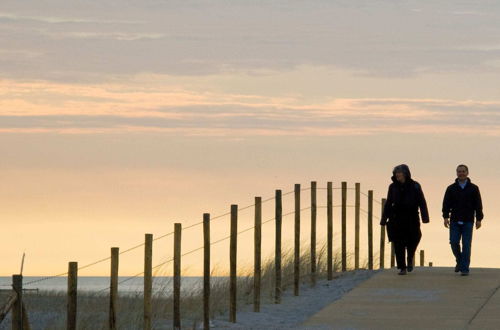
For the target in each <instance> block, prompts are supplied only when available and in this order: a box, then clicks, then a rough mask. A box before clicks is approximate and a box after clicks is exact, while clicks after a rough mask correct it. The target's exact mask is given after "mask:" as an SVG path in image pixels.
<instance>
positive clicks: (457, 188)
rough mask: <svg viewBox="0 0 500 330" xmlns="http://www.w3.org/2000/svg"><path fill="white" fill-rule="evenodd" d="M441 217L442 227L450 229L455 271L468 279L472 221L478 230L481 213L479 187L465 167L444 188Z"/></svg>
mask: <svg viewBox="0 0 500 330" xmlns="http://www.w3.org/2000/svg"><path fill="white" fill-rule="evenodd" d="M443 218H444V226H445V227H446V228H450V244H451V250H452V251H453V254H454V255H455V260H456V262H457V264H456V266H455V272H456V273H458V272H461V275H463V276H467V275H469V265H470V252H471V243H472V231H473V228H474V218H475V220H476V229H479V228H481V223H482V220H483V218H484V214H483V203H482V201H481V193H480V192H479V187H478V186H476V185H475V184H473V183H472V182H471V180H470V179H469V168H468V167H467V166H466V165H458V167H457V178H456V180H455V183H453V184H451V185H449V186H448V188H447V189H446V193H445V195H444V199H443ZM460 240H462V246H460Z"/></svg>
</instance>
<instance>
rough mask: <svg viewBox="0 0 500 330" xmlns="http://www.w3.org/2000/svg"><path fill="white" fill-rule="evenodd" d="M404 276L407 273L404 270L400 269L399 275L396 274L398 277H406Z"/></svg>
mask: <svg viewBox="0 0 500 330" xmlns="http://www.w3.org/2000/svg"><path fill="white" fill-rule="evenodd" d="M406 274H408V273H407V272H406V269H401V270H400V271H399V273H398V275H406Z"/></svg>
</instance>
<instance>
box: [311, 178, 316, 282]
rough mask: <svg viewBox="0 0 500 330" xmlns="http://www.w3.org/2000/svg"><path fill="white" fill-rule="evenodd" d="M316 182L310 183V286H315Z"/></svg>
mask: <svg viewBox="0 0 500 330" xmlns="http://www.w3.org/2000/svg"><path fill="white" fill-rule="evenodd" d="M316 216H317V204H316V181H312V182H311V284H312V286H315V285H316Z"/></svg>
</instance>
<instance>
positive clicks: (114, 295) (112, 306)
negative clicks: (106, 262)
mask: <svg viewBox="0 0 500 330" xmlns="http://www.w3.org/2000/svg"><path fill="white" fill-rule="evenodd" d="M119 255H120V249H119V248H117V247H112V248H111V279H110V288H109V324H108V325H109V329H111V330H116V329H117V325H116V311H117V304H116V302H117V299H118V258H119Z"/></svg>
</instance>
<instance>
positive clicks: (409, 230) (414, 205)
mask: <svg viewBox="0 0 500 330" xmlns="http://www.w3.org/2000/svg"><path fill="white" fill-rule="evenodd" d="M397 171H402V172H403V173H404V174H405V176H406V180H405V183H400V182H399V181H397V180H396V172H397ZM391 180H392V183H391V184H390V185H389V191H388V192H387V201H386V204H385V206H384V211H383V214H382V219H381V221H380V224H381V225H385V224H387V223H388V222H389V224H390V226H389V227H388V234H389V240H391V241H392V240H393V239H395V238H397V237H398V236H401V235H405V236H408V235H410V236H412V235H415V236H417V235H418V234H419V233H420V214H419V210H420V213H421V217H422V222H424V223H428V222H429V211H428V209H427V202H426V200H425V196H424V192H423V191H422V187H421V186H420V184H419V183H418V182H416V181H414V180H413V179H412V178H411V172H410V169H409V168H408V166H407V165H405V164H403V165H399V166H396V167H395V168H394V170H393V172H392V177H391Z"/></svg>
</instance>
